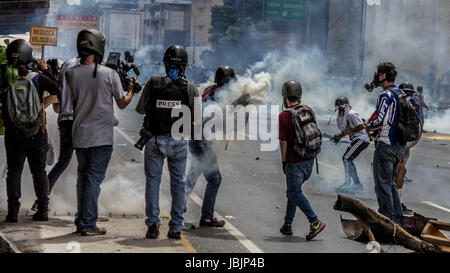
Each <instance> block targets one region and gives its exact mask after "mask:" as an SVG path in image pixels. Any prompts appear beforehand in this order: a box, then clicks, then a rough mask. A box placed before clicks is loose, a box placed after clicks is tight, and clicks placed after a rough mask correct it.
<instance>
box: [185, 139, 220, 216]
mask: <svg viewBox="0 0 450 273" xmlns="http://www.w3.org/2000/svg"><path fill="white" fill-rule="evenodd" d="M189 152H190V153H191V167H190V169H189V173H188V174H187V176H186V198H187V196H188V195H189V194H191V192H192V190H193V189H194V187H195V183H196V182H197V180H198V177H199V176H200V174H201V173H202V172H203V175H204V176H205V179H206V182H207V185H206V190H205V196H204V197H203V205H202V218H205V219H212V218H213V215H214V206H215V204H216V196H217V192H218V191H219V186H220V183H221V182H222V175H221V174H220V170H219V165H218V164H217V157H216V154H215V153H214V151H213V149H212V148H211V143H210V142H209V141H206V140H201V141H194V142H190V143H189Z"/></svg>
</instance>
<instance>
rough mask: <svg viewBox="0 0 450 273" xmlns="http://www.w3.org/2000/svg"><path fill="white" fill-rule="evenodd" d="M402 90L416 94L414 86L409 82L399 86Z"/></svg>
mask: <svg viewBox="0 0 450 273" xmlns="http://www.w3.org/2000/svg"><path fill="white" fill-rule="evenodd" d="M398 88H400V89H401V90H403V91H404V92H415V91H414V85H412V84H410V83H409V82H404V83H402V84H400V85H399V86H398Z"/></svg>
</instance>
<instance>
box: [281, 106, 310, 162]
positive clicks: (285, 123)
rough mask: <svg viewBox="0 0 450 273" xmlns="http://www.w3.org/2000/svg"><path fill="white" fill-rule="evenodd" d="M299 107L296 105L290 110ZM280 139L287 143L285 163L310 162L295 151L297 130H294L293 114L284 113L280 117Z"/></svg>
mask: <svg viewBox="0 0 450 273" xmlns="http://www.w3.org/2000/svg"><path fill="white" fill-rule="evenodd" d="M298 106H299V105H294V106H291V107H289V108H296V107H298ZM306 107H308V106H306ZM308 108H309V107H308ZM309 109H311V108H309ZM311 111H312V109H311ZM313 113H314V112H313ZM278 138H279V139H280V141H287V150H286V158H285V162H286V163H287V164H291V163H298V162H301V161H304V160H309V159H303V158H301V157H300V155H299V154H298V153H297V152H295V150H294V143H295V142H294V141H295V130H294V123H293V122H292V114H291V113H290V112H289V111H283V112H281V113H280V115H279V116H278Z"/></svg>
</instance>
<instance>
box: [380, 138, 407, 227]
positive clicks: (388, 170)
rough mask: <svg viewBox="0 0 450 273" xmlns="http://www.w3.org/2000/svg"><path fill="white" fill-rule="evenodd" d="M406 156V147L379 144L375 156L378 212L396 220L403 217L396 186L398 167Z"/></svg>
mask: <svg viewBox="0 0 450 273" xmlns="http://www.w3.org/2000/svg"><path fill="white" fill-rule="evenodd" d="M404 155H405V146H391V145H388V144H385V143H383V142H381V141H380V142H378V144H377V147H376V149H375V153H374V155H373V177H374V181H375V193H376V195H377V201H378V212H379V213H381V214H384V215H385V216H387V217H389V218H390V219H392V220H394V219H395V217H396V216H402V215H403V213H402V207H401V201H400V197H399V194H398V191H397V186H396V185H395V177H396V176H397V171H398V166H399V165H400V161H401V160H402V157H403V156H404Z"/></svg>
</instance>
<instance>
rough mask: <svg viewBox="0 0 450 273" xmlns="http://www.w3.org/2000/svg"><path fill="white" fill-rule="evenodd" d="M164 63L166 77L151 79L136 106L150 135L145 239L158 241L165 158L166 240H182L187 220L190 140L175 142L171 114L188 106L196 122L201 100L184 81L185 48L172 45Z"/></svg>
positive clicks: (147, 146) (144, 128)
mask: <svg viewBox="0 0 450 273" xmlns="http://www.w3.org/2000/svg"><path fill="white" fill-rule="evenodd" d="M163 62H164V66H165V69H166V76H163V77H151V78H150V79H149V80H148V81H147V83H146V84H145V88H144V90H143V92H142V93H143V94H142V96H141V98H140V100H139V102H138V105H137V106H136V111H137V112H138V113H140V114H145V118H144V126H143V129H142V130H141V135H143V134H146V135H147V134H148V135H151V137H150V138H149V139H148V141H147V142H146V144H145V158H144V167H145V177H146V189H145V203H146V207H145V213H146V216H147V218H146V220H145V224H146V225H147V227H148V229H147V233H146V237H147V238H149V239H156V238H158V236H159V227H160V225H161V220H160V218H159V213H160V209H159V189H160V184H161V175H162V170H163V163H164V159H165V158H167V163H168V169H169V173H170V193H171V196H172V204H171V209H170V218H171V219H170V221H169V232H168V234H167V237H168V238H169V239H175V240H179V239H181V230H182V228H183V221H184V216H183V206H184V202H185V180H184V179H185V173H186V161H187V140H185V139H184V138H183V137H182V138H181V139H179V140H176V138H177V137H176V136H172V134H171V130H172V125H173V124H174V123H175V122H176V121H177V119H178V118H174V117H172V116H171V113H172V110H173V109H175V108H179V107H181V106H182V105H183V106H186V107H188V108H189V109H190V111H191V121H193V116H194V100H195V99H194V98H195V97H198V91H197V88H196V87H195V86H194V85H193V84H192V83H190V82H188V81H186V80H185V71H186V66H187V64H188V54H187V52H186V50H185V49H184V47H182V46H180V45H172V46H170V47H169V48H167V50H166V51H165V53H164V58H163ZM183 130H186V128H183ZM192 132H193V130H192ZM174 137H175V138H174Z"/></svg>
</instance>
